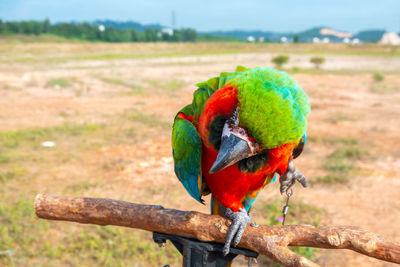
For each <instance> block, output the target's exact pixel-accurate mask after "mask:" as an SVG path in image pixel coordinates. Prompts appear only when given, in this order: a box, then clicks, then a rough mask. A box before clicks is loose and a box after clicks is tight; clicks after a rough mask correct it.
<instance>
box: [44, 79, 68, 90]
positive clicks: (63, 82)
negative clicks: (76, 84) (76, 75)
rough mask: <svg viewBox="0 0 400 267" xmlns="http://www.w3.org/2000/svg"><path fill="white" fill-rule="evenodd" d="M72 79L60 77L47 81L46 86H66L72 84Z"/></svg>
mask: <svg viewBox="0 0 400 267" xmlns="http://www.w3.org/2000/svg"><path fill="white" fill-rule="evenodd" d="M72 84H73V83H72V81H71V80H69V79H67V78H58V79H52V80H49V81H47V83H46V87H55V88H57V87H59V88H65V87H70V86H72Z"/></svg>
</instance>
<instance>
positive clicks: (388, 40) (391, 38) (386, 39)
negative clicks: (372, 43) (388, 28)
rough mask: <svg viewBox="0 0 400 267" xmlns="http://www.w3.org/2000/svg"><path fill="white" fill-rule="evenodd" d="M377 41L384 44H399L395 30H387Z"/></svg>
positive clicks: (399, 38)
mask: <svg viewBox="0 0 400 267" xmlns="http://www.w3.org/2000/svg"><path fill="white" fill-rule="evenodd" d="M379 43H380V44H385V45H400V37H399V36H398V35H397V34H396V33H395V32H388V33H385V34H384V35H383V36H382V39H381V40H380V41H379Z"/></svg>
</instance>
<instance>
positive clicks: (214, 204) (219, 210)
mask: <svg viewBox="0 0 400 267" xmlns="http://www.w3.org/2000/svg"><path fill="white" fill-rule="evenodd" d="M223 209H224V207H222V205H221V204H219V202H218V200H217V199H216V198H215V197H214V195H211V214H215V215H222V216H223V215H224V213H223Z"/></svg>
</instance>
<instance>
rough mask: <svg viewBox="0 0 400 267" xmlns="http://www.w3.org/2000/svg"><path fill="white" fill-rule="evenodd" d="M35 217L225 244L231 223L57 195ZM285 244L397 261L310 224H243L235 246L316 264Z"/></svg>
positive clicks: (389, 248)
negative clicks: (238, 240)
mask: <svg viewBox="0 0 400 267" xmlns="http://www.w3.org/2000/svg"><path fill="white" fill-rule="evenodd" d="M35 210H36V215H37V216H38V217H39V218H43V219H49V220H63V221H73V222H79V223H89V224H98V225H117V226H125V227H130V228H139V229H143V230H147V231H152V232H161V233H167V234H175V235H180V236H185V237H191V238H196V239H199V240H201V241H214V242H219V243H224V242H225V236H226V233H227V230H228V227H229V224H230V221H229V220H227V219H226V218H224V217H221V216H218V215H207V214H203V213H200V212H195V211H180V210H174V209H164V208H163V207H161V206H153V205H140V204H134V203H129V202H124V201H117V200H112V199H103V198H84V197H62V196H49V195H43V194H39V195H37V196H36V199H35ZM288 246H305V247H316V248H329V249H351V250H354V251H356V252H358V253H361V254H364V255H367V256H370V257H374V258H377V259H380V260H384V261H389V262H394V263H400V246H399V245H398V244H394V243H390V242H385V241H384V240H383V239H382V238H381V237H380V236H378V235H376V234H374V233H371V232H368V231H366V230H363V229H361V228H358V227H354V226H331V227H314V226H311V225H288V226H260V227H251V226H248V227H247V228H246V230H245V232H244V234H243V237H242V240H241V242H240V244H239V247H242V248H246V249H250V250H253V251H256V252H258V253H260V254H263V255H266V256H268V257H269V258H271V259H273V260H274V261H276V262H279V263H281V264H283V265H284V266H301V267H303V266H318V265H317V264H316V263H314V262H312V261H310V260H309V259H307V258H305V257H302V256H300V255H298V254H296V253H294V252H292V251H291V250H290V249H289V248H288Z"/></svg>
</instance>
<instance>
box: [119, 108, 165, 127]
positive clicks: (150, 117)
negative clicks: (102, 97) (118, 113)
mask: <svg viewBox="0 0 400 267" xmlns="http://www.w3.org/2000/svg"><path fill="white" fill-rule="evenodd" d="M124 116H125V117H126V118H127V119H129V120H131V121H133V122H140V123H142V124H144V125H146V126H148V127H151V128H153V127H162V128H171V127H172V123H171V122H166V121H164V120H161V119H160V118H159V117H158V116H157V115H155V114H144V113H142V112H140V111H137V110H130V111H128V112H126V113H125V114H124Z"/></svg>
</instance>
